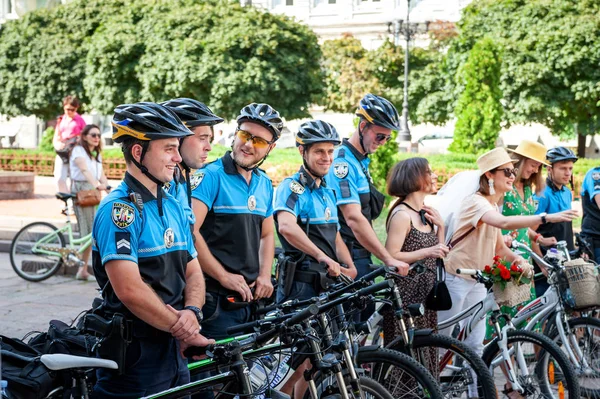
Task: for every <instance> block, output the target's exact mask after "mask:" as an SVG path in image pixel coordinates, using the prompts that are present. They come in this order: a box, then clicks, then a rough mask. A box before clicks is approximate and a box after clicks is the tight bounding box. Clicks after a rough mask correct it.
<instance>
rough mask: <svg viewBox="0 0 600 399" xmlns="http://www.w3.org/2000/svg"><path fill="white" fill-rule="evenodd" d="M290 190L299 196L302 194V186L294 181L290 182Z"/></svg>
mask: <svg viewBox="0 0 600 399" xmlns="http://www.w3.org/2000/svg"><path fill="white" fill-rule="evenodd" d="M290 190H292V192H293V193H296V194H298V195H300V194H302V193H303V192H304V187H303V186H302V184H300V183H298V182H297V181H296V180H292V181H291V182H290Z"/></svg>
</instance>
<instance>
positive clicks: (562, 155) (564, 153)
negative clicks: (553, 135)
mask: <svg viewBox="0 0 600 399" xmlns="http://www.w3.org/2000/svg"><path fill="white" fill-rule="evenodd" d="M546 159H547V160H548V162H549V163H550V165H552V164H554V163H556V162H561V161H573V162H577V160H578V159H579V158H577V155H575V154H574V153H573V151H571V150H569V149H568V148H565V147H554V148H551V149H549V150H548V152H546Z"/></svg>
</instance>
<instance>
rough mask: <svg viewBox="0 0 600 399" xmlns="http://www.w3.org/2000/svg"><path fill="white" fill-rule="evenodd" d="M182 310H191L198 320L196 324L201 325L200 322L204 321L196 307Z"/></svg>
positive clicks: (187, 307)
mask: <svg viewBox="0 0 600 399" xmlns="http://www.w3.org/2000/svg"><path fill="white" fill-rule="evenodd" d="M183 310H191V311H192V312H194V313H195V314H196V319H197V320H198V324H200V323H202V320H203V319H204V315H203V314H202V311H201V310H200V308H197V307H196V306H186V307H185V308H183Z"/></svg>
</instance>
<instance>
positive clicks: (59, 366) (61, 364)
mask: <svg viewBox="0 0 600 399" xmlns="http://www.w3.org/2000/svg"><path fill="white" fill-rule="evenodd" d="M40 361H41V362H42V363H43V364H44V366H46V367H47V368H48V369H50V370H65V369H77V368H88V367H91V368H100V367H102V368H106V369H113V370H116V369H118V368H119V367H118V366H117V363H115V362H114V361H112V360H107V359H98V358H95V357H83V356H73V355H64V354H62V353H55V354H51V355H42V356H41V357H40Z"/></svg>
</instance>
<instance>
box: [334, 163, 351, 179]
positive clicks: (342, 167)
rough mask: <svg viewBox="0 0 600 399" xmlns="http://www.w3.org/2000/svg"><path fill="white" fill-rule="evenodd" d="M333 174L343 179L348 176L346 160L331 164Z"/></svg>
mask: <svg viewBox="0 0 600 399" xmlns="http://www.w3.org/2000/svg"><path fill="white" fill-rule="evenodd" d="M333 174H334V175H335V177H337V178H338V179H343V178H345V177H346V176H348V162H337V163H336V164H335V165H333Z"/></svg>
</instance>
